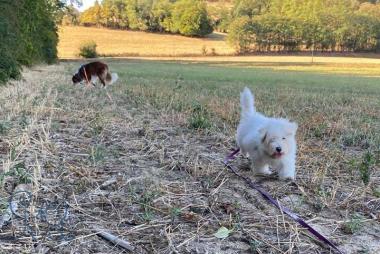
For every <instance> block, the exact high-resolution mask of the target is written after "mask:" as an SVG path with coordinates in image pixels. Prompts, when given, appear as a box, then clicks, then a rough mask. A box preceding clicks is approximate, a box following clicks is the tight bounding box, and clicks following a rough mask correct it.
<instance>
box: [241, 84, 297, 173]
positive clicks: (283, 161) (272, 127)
mask: <svg viewBox="0 0 380 254" xmlns="http://www.w3.org/2000/svg"><path fill="white" fill-rule="evenodd" d="M240 103H241V118H240V123H239V126H238V129H237V134H236V140H237V144H238V146H239V148H240V150H241V151H242V153H243V155H245V156H248V157H249V159H250V160H251V162H252V167H253V169H254V171H255V173H256V174H264V175H269V174H271V173H272V172H271V170H270V169H269V167H270V168H272V169H276V170H279V177H280V179H282V180H285V179H292V180H294V178H295V163H296V149H297V145H296V140H295V135H296V131H297V127H298V126H297V124H296V123H293V122H289V121H288V120H286V119H283V118H269V117H266V116H264V115H262V114H260V113H258V112H256V110H255V107H254V98H253V94H252V93H251V91H250V90H249V89H248V88H247V87H246V88H244V91H243V92H242V93H241V95H240Z"/></svg>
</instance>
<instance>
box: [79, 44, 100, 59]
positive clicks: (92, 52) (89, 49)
mask: <svg viewBox="0 0 380 254" xmlns="http://www.w3.org/2000/svg"><path fill="white" fill-rule="evenodd" d="M96 46H97V45H96V43H95V42H94V41H87V42H84V43H82V44H81V45H80V46H79V56H81V57H84V58H95V57H97V56H98V53H97V52H96Z"/></svg>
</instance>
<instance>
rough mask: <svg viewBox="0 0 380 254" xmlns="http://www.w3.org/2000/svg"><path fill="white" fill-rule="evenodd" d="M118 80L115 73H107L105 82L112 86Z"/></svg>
mask: <svg viewBox="0 0 380 254" xmlns="http://www.w3.org/2000/svg"><path fill="white" fill-rule="evenodd" d="M118 78H119V76H118V75H117V73H111V72H107V76H106V81H107V83H108V84H109V85H112V84H113V83H115V82H116V80H117V79H118Z"/></svg>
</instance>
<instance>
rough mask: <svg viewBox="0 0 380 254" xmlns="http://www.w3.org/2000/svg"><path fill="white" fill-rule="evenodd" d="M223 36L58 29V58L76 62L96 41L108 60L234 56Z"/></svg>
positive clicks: (104, 29) (102, 29) (91, 28)
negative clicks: (83, 49)
mask: <svg viewBox="0 0 380 254" xmlns="http://www.w3.org/2000/svg"><path fill="white" fill-rule="evenodd" d="M224 37H225V36H224V35H223V34H217V33H213V34H211V35H209V36H207V37H206V38H189V37H184V36H179V35H170V34H157V33H145V32H139V31H122V30H112V29H106V28H93V27H71V26H64V27H60V28H59V44H58V56H59V58H76V57H77V56H78V52H79V46H80V44H81V43H83V42H86V41H95V42H96V44H97V45H98V48H97V50H98V53H99V54H101V55H106V56H124V57H125V56H201V55H204V54H207V55H212V54H218V55H231V54H234V50H233V49H232V48H231V47H230V46H229V45H227V43H226V42H225V41H224Z"/></svg>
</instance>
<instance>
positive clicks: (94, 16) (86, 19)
mask: <svg viewBox="0 0 380 254" xmlns="http://www.w3.org/2000/svg"><path fill="white" fill-rule="evenodd" d="M101 21H102V7H101V6H100V4H99V2H98V1H95V4H94V6H93V7H91V8H88V9H87V10H86V11H84V12H83V13H82V15H81V16H80V23H81V24H82V25H85V26H100V25H101Z"/></svg>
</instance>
